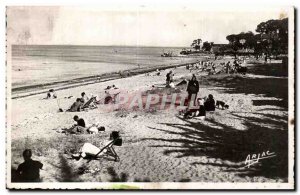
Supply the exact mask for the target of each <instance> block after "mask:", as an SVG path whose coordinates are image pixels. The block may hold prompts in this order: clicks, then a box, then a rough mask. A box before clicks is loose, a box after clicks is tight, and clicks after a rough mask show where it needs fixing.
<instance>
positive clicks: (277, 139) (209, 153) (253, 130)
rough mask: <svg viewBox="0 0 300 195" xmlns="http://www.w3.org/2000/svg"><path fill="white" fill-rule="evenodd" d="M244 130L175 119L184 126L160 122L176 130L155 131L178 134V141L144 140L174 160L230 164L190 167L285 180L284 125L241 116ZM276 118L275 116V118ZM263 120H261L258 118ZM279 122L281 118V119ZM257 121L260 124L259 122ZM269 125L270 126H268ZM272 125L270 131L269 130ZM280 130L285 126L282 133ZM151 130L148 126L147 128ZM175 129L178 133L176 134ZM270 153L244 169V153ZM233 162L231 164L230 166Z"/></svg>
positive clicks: (286, 156)
mask: <svg viewBox="0 0 300 195" xmlns="http://www.w3.org/2000/svg"><path fill="white" fill-rule="evenodd" d="M235 116H236V117H239V118H240V119H241V120H243V121H244V122H243V123H244V125H245V126H246V127H247V130H244V131H241V130H238V129H235V128H233V127H230V126H227V125H224V124H221V123H218V122H215V121H214V120H211V119H207V121H208V122H209V123H210V124H209V125H206V124H203V123H202V122H198V121H197V122H193V121H190V120H185V119H182V118H180V117H177V118H178V120H183V121H185V124H171V123H162V124H164V125H166V126H167V127H173V128H176V130H174V131H172V130H170V129H173V128H167V130H166V129H156V128H152V129H155V130H158V131H163V132H165V133H168V134H173V135H180V138H178V139H164V138H146V139H143V140H153V141H157V142H159V143H160V144H161V143H163V144H161V145H153V146H152V147H164V148H167V149H166V150H164V154H165V155H170V154H172V153H173V154H176V155H177V156H176V157H177V158H183V157H189V156H193V157H201V156H206V157H207V158H214V159H221V160H226V161H230V162H231V163H230V164H226V163H222V164H214V163H211V162H210V163H206V162H194V163H192V164H202V165H213V166H219V167H225V168H226V170H225V171H232V172H236V173H238V175H239V176H264V177H268V178H286V177H287V174H288V131H287V124H286V123H285V122H281V123H280V124H279V123H275V124H274V123H273V122H274V120H272V119H271V117H272V115H270V116H263V115H260V117H257V118H256V117H242V116H238V115H235ZM275 117H277V116H275ZM262 118H264V120H263V119H262ZM282 119H283V118H282ZM260 120H261V121H260ZM262 121H263V122H264V124H265V123H266V122H267V123H268V124H269V125H266V126H267V127H266V126H261V125H260V124H259V123H261V122H262ZM271 123H272V124H271ZM269 126H272V128H269ZM282 127H286V128H285V130H282ZM149 128H151V127H149ZM178 130H179V131H178ZM264 151H265V152H266V151H270V152H275V154H276V156H275V157H273V158H269V159H262V160H261V161H259V162H260V163H258V164H255V165H254V166H251V168H244V166H245V164H244V162H245V159H246V157H247V155H248V154H257V153H262V152H264ZM232 163H234V165H233V164H232Z"/></svg>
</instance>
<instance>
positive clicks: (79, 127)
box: [57, 115, 105, 134]
mask: <svg viewBox="0 0 300 195" xmlns="http://www.w3.org/2000/svg"><path fill="white" fill-rule="evenodd" d="M73 119H74V121H75V122H76V124H74V125H72V127H70V128H62V129H61V130H57V132H58V133H66V134H84V133H89V134H98V133H99V132H100V131H105V127H103V126H100V125H99V124H96V125H94V124H93V125H91V126H90V127H87V125H86V122H85V121H84V119H83V118H79V117H78V116H77V115H75V116H74V117H73Z"/></svg>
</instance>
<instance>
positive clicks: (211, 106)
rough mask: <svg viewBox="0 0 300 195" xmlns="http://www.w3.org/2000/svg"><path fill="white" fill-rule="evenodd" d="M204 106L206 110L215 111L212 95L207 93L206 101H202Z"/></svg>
mask: <svg viewBox="0 0 300 195" xmlns="http://www.w3.org/2000/svg"><path fill="white" fill-rule="evenodd" d="M204 107H205V110H206V111H215V108H216V106H215V100H214V96H213V95H211V94H209V95H208V99H206V101H205V102H204Z"/></svg>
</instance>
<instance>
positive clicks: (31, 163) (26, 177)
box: [16, 149, 43, 182]
mask: <svg viewBox="0 0 300 195" xmlns="http://www.w3.org/2000/svg"><path fill="white" fill-rule="evenodd" d="M31 156H32V152H31V150H30V149H26V150H24V152H23V158H24V162H23V163H21V164H20V165H19V166H18V169H17V171H16V172H17V176H18V179H19V181H20V182H40V169H42V168H43V164H42V163H41V162H39V161H35V160H32V159H31Z"/></svg>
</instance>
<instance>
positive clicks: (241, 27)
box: [7, 6, 287, 47]
mask: <svg viewBox="0 0 300 195" xmlns="http://www.w3.org/2000/svg"><path fill="white" fill-rule="evenodd" d="M286 16H287V10H286V9H279V8H259V9H258V8H251V9H249V8H247V9H246V8H245V9H229V8H226V9H223V8H222V9H211V8H210V9H204V8H195V7H191V8H189V7H180V8H178V7H177V8H166V7H165V8H163V9H162V8H148V7H143V6H139V7H135V8H126V9H124V8H113V9H111V8H110V9H104V8H102V7H8V9H7V40H8V43H9V44H10V43H11V44H50V45H51V44H54V45H57V44H68V45H130V46H135V45H141V46H183V47H186V46H189V45H190V44H191V42H192V40H194V39H197V38H201V39H202V40H204V41H210V42H215V43H227V41H226V36H227V35H229V34H233V33H240V32H246V31H249V30H250V31H255V28H256V26H257V24H259V23H260V22H262V21H267V20H269V19H279V18H280V17H286Z"/></svg>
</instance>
